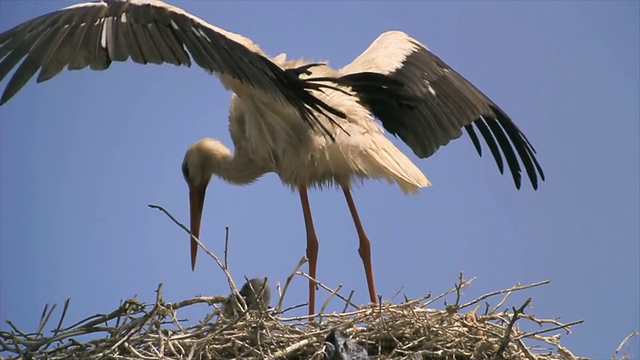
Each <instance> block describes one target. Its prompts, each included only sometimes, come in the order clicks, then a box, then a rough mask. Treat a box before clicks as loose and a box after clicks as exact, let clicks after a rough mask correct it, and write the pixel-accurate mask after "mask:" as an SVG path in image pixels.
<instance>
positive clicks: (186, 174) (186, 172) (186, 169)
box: [182, 161, 189, 180]
mask: <svg viewBox="0 0 640 360" xmlns="http://www.w3.org/2000/svg"><path fill="white" fill-rule="evenodd" d="M182 176H184V179H185V180H189V166H187V162H186V161H185V162H183V163H182Z"/></svg>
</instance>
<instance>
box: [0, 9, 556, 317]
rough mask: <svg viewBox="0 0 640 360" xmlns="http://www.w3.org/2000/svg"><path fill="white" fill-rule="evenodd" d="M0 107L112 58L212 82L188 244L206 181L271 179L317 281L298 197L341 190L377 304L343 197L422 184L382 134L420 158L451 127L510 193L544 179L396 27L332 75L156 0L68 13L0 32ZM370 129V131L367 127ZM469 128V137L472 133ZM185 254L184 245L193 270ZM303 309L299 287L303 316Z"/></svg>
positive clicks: (527, 154) (502, 127)
mask: <svg viewBox="0 0 640 360" xmlns="http://www.w3.org/2000/svg"><path fill="white" fill-rule="evenodd" d="M23 58H24V60H23V61H22V62H21V63H20V65H19V66H18V68H17V70H16V71H15V73H14V74H13V76H12V77H11V79H10V80H9V83H8V84H7V86H6V89H5V91H4V92H3V94H2V98H1V99H0V103H5V102H7V101H8V100H9V99H10V98H11V97H12V96H14V95H15V94H16V93H17V92H18V91H19V90H20V89H21V88H22V87H23V86H24V85H25V84H26V82H27V81H28V80H29V79H30V78H31V77H32V76H33V75H34V74H35V73H36V72H37V71H38V70H40V73H39V75H38V82H40V81H45V80H48V79H50V78H52V77H53V76H55V75H56V74H58V73H59V72H60V71H61V70H62V69H63V67H65V66H67V68H69V69H71V70H74V69H82V68H85V67H87V66H89V67H90V68H91V69H94V70H104V69H107V68H108V67H109V65H110V63H111V62H112V61H125V60H127V59H129V58H131V59H132V60H133V61H134V62H137V63H141V64H147V63H157V64H160V63H172V64H175V65H187V66H190V65H191V59H193V60H194V61H195V62H196V63H197V64H198V65H199V66H200V67H202V68H203V69H205V70H206V71H208V72H210V73H214V74H216V75H217V76H218V77H219V78H220V80H221V82H222V83H223V85H224V86H225V87H226V88H227V89H229V90H231V91H232V92H233V96H232V100H231V106H230V116H229V132H230V135H231V138H232V140H233V143H234V145H235V153H234V154H232V152H231V151H230V150H229V149H228V148H226V147H225V146H224V145H222V143H220V142H219V141H217V140H213V139H209V138H205V139H203V140H201V141H199V142H197V143H195V144H193V145H192V146H191V147H190V148H189V149H188V150H187V152H186V154H185V158H184V161H183V165H182V170H183V174H184V177H185V180H186V181H187V184H188V185H189V189H190V203H191V231H192V233H193V234H194V235H195V236H196V237H197V236H199V230H200V220H201V214H202V208H203V204H204V195H205V191H206V187H207V185H208V183H209V180H210V178H211V177H212V176H213V175H216V176H219V177H220V178H222V179H224V180H226V181H228V182H230V183H234V184H248V183H251V182H253V181H255V180H256V179H258V178H259V177H260V176H262V175H263V174H265V173H268V172H275V173H277V174H278V176H279V177H280V179H281V180H282V181H283V183H285V184H287V185H289V186H291V187H292V188H295V189H298V191H299V193H300V199H301V203H302V208H303V215H304V220H305V225H306V229H307V256H308V257H309V261H310V264H309V274H310V275H311V277H315V276H316V262H317V250H318V242H317V239H316V235H315V230H314V227H313V221H312V218H311V211H310V207H309V202H308V197H307V188H308V187H313V186H318V187H324V186H327V185H335V186H339V187H341V188H342V190H343V192H344V194H345V198H346V201H347V204H348V206H349V209H350V211H351V214H352V217H353V220H354V224H355V226H356V230H357V232H358V237H359V239H360V248H359V250H358V251H359V253H360V256H361V258H362V260H363V264H364V267H365V273H366V276H367V283H368V287H369V295H370V299H371V301H372V302H376V292H375V285H374V281H373V270H372V265H371V255H370V244H369V240H368V239H367V236H366V234H365V232H364V229H363V227H362V224H361V222H360V219H359V216H358V214H357V211H356V208H355V204H354V202H353V199H352V197H351V192H350V188H351V186H352V184H353V182H354V181H360V180H364V179H368V178H379V179H385V180H387V181H389V182H395V183H397V184H398V185H399V186H400V188H401V189H402V191H403V192H405V193H412V192H416V191H417V190H418V189H419V188H421V187H425V186H428V185H429V180H428V179H427V178H426V176H425V175H424V174H423V173H422V172H421V171H420V169H418V168H417V167H416V166H415V165H414V164H413V163H412V162H411V160H409V159H408V158H407V157H406V156H405V155H404V154H403V153H402V152H401V151H400V150H399V149H398V148H396V147H395V146H394V145H393V143H392V142H391V141H390V140H389V139H388V138H387V137H386V135H385V133H384V130H383V128H384V129H386V130H387V131H388V132H390V133H391V134H393V135H396V136H399V137H400V138H401V139H402V140H403V141H404V142H405V143H407V145H409V146H410V147H411V149H412V150H413V151H414V152H415V154H416V155H418V156H419V157H422V158H425V157H428V156H430V155H432V154H433V153H434V152H435V151H437V149H438V148H439V147H441V146H443V145H445V144H447V143H448V142H449V141H451V140H452V139H455V138H458V137H460V136H461V135H462V129H463V128H464V129H465V130H466V131H467V133H468V134H469V136H470V138H471V140H472V141H473V144H474V146H475V148H476V150H477V151H478V153H479V154H480V155H481V154H482V152H481V146H480V142H479V137H478V136H477V134H476V130H477V131H479V132H480V135H481V137H482V138H483V139H484V140H485V142H486V144H487V146H488V148H489V150H490V151H491V153H492V155H493V157H494V159H495V161H496V164H497V165H498V169H499V170H500V172H503V170H504V162H503V156H504V160H506V163H507V165H508V167H509V170H510V172H511V175H512V177H513V180H514V182H515V185H516V187H518V188H519V187H520V185H521V172H522V170H521V164H522V166H524V169H525V171H526V172H527V175H528V177H529V179H530V181H531V184H532V186H533V187H534V189H535V188H537V186H538V179H541V180H544V173H543V171H542V168H541V167H540V165H539V164H538V162H537V160H536V157H535V150H534V149H533V147H532V146H531V144H530V143H529V141H528V140H527V138H526V137H525V135H524V134H523V133H522V132H521V131H520V130H519V129H518V128H517V126H516V125H515V124H514V123H513V122H512V121H511V119H510V118H509V117H508V116H507V115H506V114H505V113H504V112H503V111H502V110H501V109H500V108H499V107H498V106H497V105H496V104H494V103H493V102H492V101H491V100H490V99H489V98H488V97H486V96H485V95H484V94H483V93H482V92H480V91H479V90H478V89H476V88H475V87H474V86H473V85H472V84H470V83H469V82H468V81H466V80H465V79H464V78H463V77H462V76H460V75H459V74H458V73H457V72H456V71H454V70H453V69H451V68H450V67H449V66H448V65H446V64H445V63H444V62H443V61H442V60H440V59H439V58H438V57H437V56H435V55H434V54H433V53H431V52H430V51H429V50H428V49H427V48H426V47H425V46H424V45H422V44H421V43H420V42H418V41H417V40H415V39H413V38H411V37H409V36H408V35H407V34H405V33H403V32H401V31H389V32H386V33H384V34H382V35H380V36H379V37H378V38H377V39H376V40H375V41H374V42H373V43H372V44H371V45H370V46H369V48H368V49H366V50H365V51H364V52H363V53H362V54H361V55H360V56H358V57H357V58H356V59H355V60H354V61H353V62H352V63H350V64H348V65H347V66H345V67H343V68H342V69H339V70H334V69H331V68H329V67H328V66H327V65H326V64H314V63H310V62H307V61H303V60H287V59H286V55H284V54H281V55H278V56H276V57H274V58H271V59H269V58H267V57H266V56H265V54H264V53H263V52H262V51H261V50H260V49H259V48H258V46H256V45H255V44H254V43H253V42H251V40H249V39H247V38H245V37H243V36H241V35H238V34H234V33H231V32H228V31H225V30H223V29H220V28H218V27H215V26H213V25H211V24H208V23H207V22H205V21H204V20H202V19H199V18H197V17H195V16H193V15H191V14H189V13H187V12H185V11H184V10H182V9H180V8H177V7H174V6H171V5H168V4H166V3H164V2H162V1H158V0H129V1H124V0H105V1H101V2H90V3H81V4H78V5H74V6H70V7H67V8H65V9H62V10H59V11H57V12H54V13H51V14H47V15H43V16H41V17H38V18H36V19H33V20H30V21H27V22H25V23H23V24H21V25H18V26H16V27H14V28H12V29H9V30H7V31H5V32H3V33H1V34H0V81H1V80H2V79H4V77H6V76H7V75H8V73H9V72H10V70H11V69H13V68H14V67H15V66H16V65H18V63H19V62H20V61H21V60H22V59H23ZM376 118H377V119H378V120H380V122H381V124H379V123H377V122H376V120H375V119H376ZM473 125H475V128H474V126H473ZM196 251H197V246H196V244H195V242H192V249H191V255H192V266H195V259H196ZM314 305H315V287H314V282H313V281H309V312H310V313H313V311H314Z"/></svg>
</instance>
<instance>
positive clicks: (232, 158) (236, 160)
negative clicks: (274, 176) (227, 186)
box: [213, 152, 270, 185]
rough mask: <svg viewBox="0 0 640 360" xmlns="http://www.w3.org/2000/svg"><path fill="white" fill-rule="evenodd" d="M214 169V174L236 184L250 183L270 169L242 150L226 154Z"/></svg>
mask: <svg viewBox="0 0 640 360" xmlns="http://www.w3.org/2000/svg"><path fill="white" fill-rule="evenodd" d="M214 169H215V170H214V171H213V173H214V174H216V175H217V176H219V177H220V178H221V179H223V180H225V181H227V182H229V183H232V184H236V185H244V184H250V183H252V182H254V181H256V180H258V178H260V177H261V176H262V175H264V174H266V173H267V172H269V171H270V170H268V169H266V168H265V167H263V166H260V165H258V164H256V163H255V161H253V160H252V159H250V158H249V157H247V156H245V155H244V154H243V153H242V152H236V153H235V154H231V153H229V154H224V155H223V156H222V157H220V158H219V163H218V164H217V166H216V167H215V168H214Z"/></svg>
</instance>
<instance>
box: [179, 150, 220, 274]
mask: <svg viewBox="0 0 640 360" xmlns="http://www.w3.org/2000/svg"><path fill="white" fill-rule="evenodd" d="M230 157H231V152H230V151H229V149H227V148H226V147H225V146H224V145H222V143H220V142H219V141H217V140H214V139H210V138H204V139H202V140H200V141H197V142H195V143H193V144H192V145H191V146H189V149H187V152H186V154H185V155H184V160H183V161H182V175H183V176H184V180H185V181H186V182H187V185H188V186H189V207H190V212H191V233H192V234H193V236H195V237H196V238H197V237H199V236H200V221H201V219H202V208H203V206H204V196H205V192H206V190H207V185H209V180H211V176H212V175H213V174H216V173H219V171H220V167H221V166H222V164H223V163H224V161H225V160H227V159H229V158H230ZM197 254H198V243H196V242H195V240H193V239H191V269H194V268H195V266H196V255H197Z"/></svg>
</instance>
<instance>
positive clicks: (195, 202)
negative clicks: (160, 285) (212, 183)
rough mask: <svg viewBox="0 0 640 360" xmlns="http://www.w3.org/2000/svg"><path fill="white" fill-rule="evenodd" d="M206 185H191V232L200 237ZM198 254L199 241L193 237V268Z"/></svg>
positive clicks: (193, 268) (192, 268)
mask: <svg viewBox="0 0 640 360" xmlns="http://www.w3.org/2000/svg"><path fill="white" fill-rule="evenodd" d="M206 190H207V187H206V186H189V207H190V213H191V234H192V235H193V236H195V237H196V238H198V240H199V239H200V220H201V219H202V208H203V205H204V195H205V192H206ZM197 255H198V243H197V242H196V241H195V240H193V239H191V270H195V268H196V256H197Z"/></svg>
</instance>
